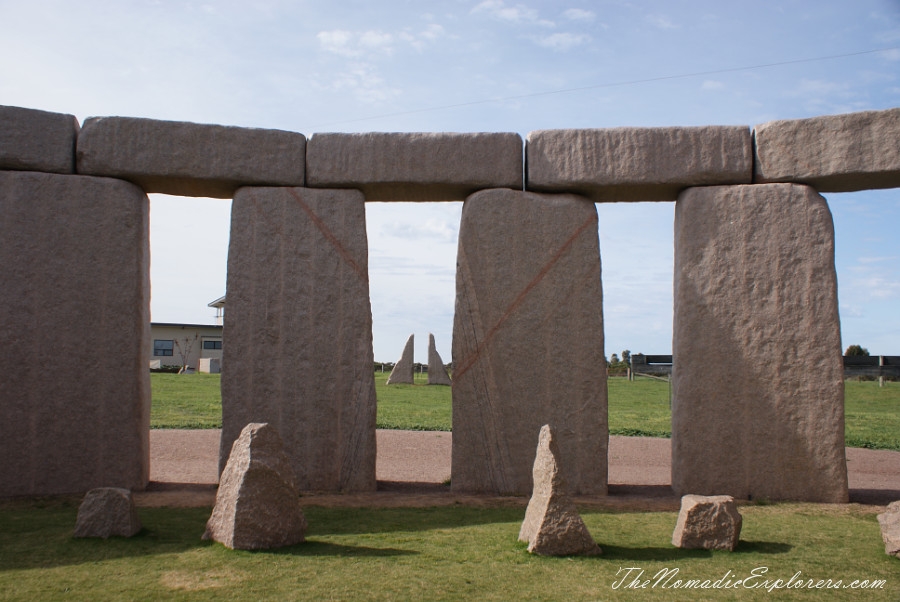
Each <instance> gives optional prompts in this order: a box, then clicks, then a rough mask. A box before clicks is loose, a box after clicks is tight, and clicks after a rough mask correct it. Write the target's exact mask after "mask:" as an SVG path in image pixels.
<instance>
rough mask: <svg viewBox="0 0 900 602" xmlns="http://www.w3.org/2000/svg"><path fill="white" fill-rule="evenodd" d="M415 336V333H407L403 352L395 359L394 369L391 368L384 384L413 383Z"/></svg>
mask: <svg viewBox="0 0 900 602" xmlns="http://www.w3.org/2000/svg"><path fill="white" fill-rule="evenodd" d="M415 337H416V335H414V334H411V335H409V338H408V339H406V345H405V346H404V347H403V354H402V355H401V356H400V359H399V360H397V363H396V364H394V369H393V370H391V374H390V376H388V379H387V383H385V384H388V385H401V384H402V385H411V384H413V349H414V341H415Z"/></svg>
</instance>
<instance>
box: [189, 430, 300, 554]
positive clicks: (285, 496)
mask: <svg viewBox="0 0 900 602" xmlns="http://www.w3.org/2000/svg"><path fill="white" fill-rule="evenodd" d="M305 537H306V517H304V516H303V510H302V509H301V508H300V493H299V492H298V491H297V482H296V479H295V478H294V470H293V468H291V462H290V460H289V459H288V457H287V455H286V454H285V453H284V446H283V445H282V442H281V437H279V436H278V431H277V430H276V429H275V428H274V427H272V426H270V425H268V424H259V423H251V424H248V425H247V426H245V427H244V429H243V430H242V431H241V435H240V437H238V438H237V439H236V440H235V442H234V445H233V446H232V448H231V453H230V454H229V456H228V462H227V464H226V465H225V471H224V472H223V473H222V478H221V479H220V480H219V490H218V491H217V492H216V505H215V507H213V511H212V515H211V516H210V517H209V521H207V523H206V532H205V533H204V534H203V539H211V540H213V541H218V542H219V543H221V544H222V545H224V546H226V547H229V548H231V549H233V550H266V549H270V548H280V547H283V546H290V545H293V544H296V543H301V542H303V541H304V540H305Z"/></svg>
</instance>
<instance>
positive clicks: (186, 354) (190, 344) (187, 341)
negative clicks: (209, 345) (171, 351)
mask: <svg viewBox="0 0 900 602" xmlns="http://www.w3.org/2000/svg"><path fill="white" fill-rule="evenodd" d="M199 337H200V333H194V338H193V339H192V338H190V337H184V338H183V339H182V340H181V343H179V342H178V339H175V349H176V350H177V351H178V357H180V358H181V370H179V371H178V374H184V373H185V372H187V368H188V365H187V363H188V359H190V357H191V349H193V348H194V343H196V342H197V339H198V338H199ZM182 343H183V344H182Z"/></svg>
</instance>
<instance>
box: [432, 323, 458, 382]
mask: <svg viewBox="0 0 900 602" xmlns="http://www.w3.org/2000/svg"><path fill="white" fill-rule="evenodd" d="M428 384H429V385H448V386H449V385H451V384H452V383H451V382H450V375H449V374H447V369H446V368H445V367H444V360H443V359H441V354H440V353H438V350H437V347H436V346H435V344H434V335H433V334H430V333H429V335H428Z"/></svg>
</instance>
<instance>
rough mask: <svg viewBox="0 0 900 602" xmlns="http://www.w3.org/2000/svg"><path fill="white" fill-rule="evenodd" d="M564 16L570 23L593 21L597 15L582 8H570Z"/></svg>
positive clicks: (564, 12)
mask: <svg viewBox="0 0 900 602" xmlns="http://www.w3.org/2000/svg"><path fill="white" fill-rule="evenodd" d="M563 16H564V17H565V18H566V19H569V20H570V21H593V20H594V18H595V17H596V15H595V14H594V13H593V12H592V11H589V10H584V9H582V8H569V9H567V10H565V11H563Z"/></svg>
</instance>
